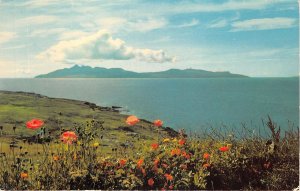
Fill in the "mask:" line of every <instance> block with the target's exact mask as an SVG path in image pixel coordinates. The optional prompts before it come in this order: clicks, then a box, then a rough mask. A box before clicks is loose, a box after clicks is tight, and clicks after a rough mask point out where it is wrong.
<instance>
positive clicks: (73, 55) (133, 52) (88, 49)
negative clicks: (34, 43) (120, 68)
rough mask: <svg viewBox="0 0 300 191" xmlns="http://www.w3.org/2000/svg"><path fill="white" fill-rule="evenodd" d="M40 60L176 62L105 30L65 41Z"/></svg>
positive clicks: (164, 54) (40, 55) (47, 52)
mask: <svg viewBox="0 0 300 191" xmlns="http://www.w3.org/2000/svg"><path fill="white" fill-rule="evenodd" d="M37 58H39V59H50V60H51V61H53V62H65V61H68V62H72V61H76V60H81V59H92V60H97V59H99V60H130V59H138V60H141V61H145V62H156V63H157V62H158V63H163V62H174V61H175V57H170V56H168V55H167V54H166V53H165V52H164V51H163V50H153V49H144V48H134V47H131V46H128V45H126V43H125V42H124V41H123V40H121V39H119V38H113V37H112V35H111V34H110V33H109V32H108V31H105V30H99V31H98V32H96V33H94V34H90V35H86V36H82V37H79V38H77V39H72V40H63V41H60V42H58V43H57V44H55V45H53V46H51V47H50V48H49V49H47V50H46V51H44V52H42V53H40V54H39V55H37Z"/></svg>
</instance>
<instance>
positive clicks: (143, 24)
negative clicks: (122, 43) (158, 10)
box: [96, 17, 168, 32]
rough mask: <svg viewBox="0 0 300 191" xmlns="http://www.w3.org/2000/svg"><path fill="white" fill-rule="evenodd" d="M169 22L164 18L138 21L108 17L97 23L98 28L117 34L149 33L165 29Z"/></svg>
mask: <svg viewBox="0 0 300 191" xmlns="http://www.w3.org/2000/svg"><path fill="white" fill-rule="evenodd" d="M167 24H168V22H167V21H166V20H165V19H163V18H159V19H158V18H146V19H138V20H134V19H132V20H127V19H124V18H121V17H107V18H102V19H99V20H97V21H96V26H97V27H100V28H103V29H106V30H109V31H113V32H117V31H126V32H148V31H152V30H155V29H159V28H163V27H164V26H166V25H167Z"/></svg>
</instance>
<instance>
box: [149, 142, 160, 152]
mask: <svg viewBox="0 0 300 191" xmlns="http://www.w3.org/2000/svg"><path fill="white" fill-rule="evenodd" d="M158 147H159V144H158V143H153V144H151V148H152V149H153V150H156V149H158Z"/></svg>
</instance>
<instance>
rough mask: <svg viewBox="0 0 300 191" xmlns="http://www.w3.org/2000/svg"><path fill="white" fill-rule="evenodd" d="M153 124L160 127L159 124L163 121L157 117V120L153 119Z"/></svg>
mask: <svg viewBox="0 0 300 191" xmlns="http://www.w3.org/2000/svg"><path fill="white" fill-rule="evenodd" d="M153 124H154V126H156V127H161V126H162V125H163V122H162V120H160V119H157V120H155V121H154V122H153Z"/></svg>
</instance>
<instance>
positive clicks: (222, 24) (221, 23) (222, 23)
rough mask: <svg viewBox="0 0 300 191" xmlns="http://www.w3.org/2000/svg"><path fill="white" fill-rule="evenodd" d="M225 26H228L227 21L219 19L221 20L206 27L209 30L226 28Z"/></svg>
mask: <svg viewBox="0 0 300 191" xmlns="http://www.w3.org/2000/svg"><path fill="white" fill-rule="evenodd" d="M227 25H228V21H227V20H226V19H221V20H217V21H214V22H212V23H211V24H210V25H209V26H208V27H209V28H223V27H226V26H227Z"/></svg>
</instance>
